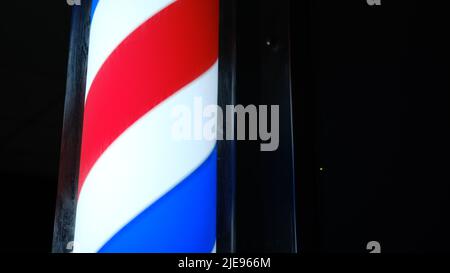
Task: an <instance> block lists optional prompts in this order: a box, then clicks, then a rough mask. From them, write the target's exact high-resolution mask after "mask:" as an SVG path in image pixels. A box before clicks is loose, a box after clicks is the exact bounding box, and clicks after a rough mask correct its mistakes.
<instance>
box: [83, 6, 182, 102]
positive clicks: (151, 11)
mask: <svg viewBox="0 0 450 273" xmlns="http://www.w3.org/2000/svg"><path fill="white" fill-rule="evenodd" d="M174 1H175V0H102V1H98V4H97V6H96V8H95V13H93V17H92V20H91V28H90V38H89V59H88V71H87V76H86V96H87V94H89V91H90V88H91V85H92V81H93V80H94V78H95V76H96V75H97V73H98V71H99V70H100V68H101V66H102V65H103V64H104V63H105V61H106V59H107V58H108V57H109V55H111V53H112V52H113V51H114V50H115V49H116V48H117V47H118V46H119V45H120V43H122V42H123V41H124V40H125V38H126V37H128V36H129V35H130V34H131V33H132V32H133V31H134V30H136V29H137V28H138V27H139V26H140V25H142V24H143V23H144V22H146V21H147V20H148V19H149V18H151V17H152V16H154V15H155V14H157V13H158V12H160V11H161V10H162V9H164V8H166V7H168V6H169V5H170V4H172V3H173V2H174ZM91 11H92V10H91Z"/></svg>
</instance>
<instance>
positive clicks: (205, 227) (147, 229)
mask: <svg viewBox="0 0 450 273" xmlns="http://www.w3.org/2000/svg"><path fill="white" fill-rule="evenodd" d="M216 170H217V149H215V150H214V152H213V153H212V154H211V155H210V156H209V158H208V159H207V160H206V161H205V162H204V163H203V164H202V165H201V166H200V167H199V168H198V169H197V170H196V171H195V172H193V173H192V174H191V175H190V176H189V177H187V178H186V179H185V180H184V181H183V182H181V183H180V184H179V185H178V186H176V187H175V188H174V189H173V190H171V191H170V192H169V193H167V194H166V195H164V196H163V197H162V198H161V199H159V200H158V201H157V202H155V203H154V204H153V205H151V206H150V207H148V208H147V209H146V210H145V211H144V212H142V213H141V214H140V215H139V216H137V217H136V218H135V219H134V220H133V221H131V222H130V223H129V224H128V225H126V226H125V227H124V228H123V229H122V230H120V231H119V232H118V233H117V234H116V235H114V237H113V238H112V239H111V240H109V241H108V242H107V243H106V244H105V245H104V246H103V247H102V248H101V249H100V251H99V252H100V253H210V252H211V251H212V250H213V247H214V244H215V241H216V180H217V178H216V173H217V172H216Z"/></svg>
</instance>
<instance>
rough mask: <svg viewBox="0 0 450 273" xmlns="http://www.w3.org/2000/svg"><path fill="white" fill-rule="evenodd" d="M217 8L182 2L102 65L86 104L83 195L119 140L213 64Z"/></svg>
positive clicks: (214, 0)
mask: <svg viewBox="0 0 450 273" xmlns="http://www.w3.org/2000/svg"><path fill="white" fill-rule="evenodd" d="M218 9H219V7H218V0H178V1H176V2H175V3H173V4H172V5H170V6H168V7H167V8H165V9H164V10H162V11H161V12H160V13H158V14H157V15H155V16H154V17H152V18H150V19H149V20H148V21H147V22H145V23H144V24H143V25H141V26H140V27H139V28H138V29H136V30H135V31H134V32H133V33H132V34H131V35H130V36H129V37H127V38H126V39H125V41H123V42H122V43H121V44H120V45H119V47H118V48H117V49H116V50H115V51H114V52H113V53H112V54H111V56H110V57H109V58H108V59H107V61H106V62H105V63H104V64H103V66H102V68H101V69H100V71H99V72H98V74H97V75H96V78H95V79H94V81H93V83H92V86H91V89H90V92H89V95H88V97H87V101H86V105H85V113H84V125H83V142H82V148H81V159H80V160H81V161H80V177H79V187H78V192H80V190H81V188H82V186H83V183H84V181H85V179H86V176H87V175H88V173H89V171H90V170H91V168H92V166H93V165H94V163H95V162H96V161H97V160H98V158H99V157H100V156H101V154H102V153H103V152H104V151H105V150H106V149H107V148H108V147H109V146H110V145H111V144H112V142H113V141H114V140H116V139H117V138H118V137H119V136H120V135H121V134H122V133H123V132H124V131H125V130H126V129H127V128H128V127H130V126H131V125H132V124H133V123H134V122H136V121H137V120H138V119H139V118H141V117H142V116H143V115H145V114H146V113H147V112H149V111H150V110H151V109H152V108H154V107H155V106H157V105H158V104H159V103H161V102H162V101H163V100H165V99H166V98H168V97H169V96H171V95H172V94H174V93H175V92H176V91H178V90H180V89H181V88H182V87H183V86H185V85H187V84H188V83H189V82H191V81H193V80H194V79H196V78H197V77H199V76H200V75H201V74H203V73H204V72H205V71H207V70H208V69H209V68H210V67H211V66H212V65H213V64H214V62H215V61H216V60H217V58H218V24H219V21H218ZM111 31H114V30H111ZM157 133H158V132H157V131H155V134H157ZM124 164H126V159H124ZM124 183H126V181H124Z"/></svg>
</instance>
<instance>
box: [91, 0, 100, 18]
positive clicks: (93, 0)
mask: <svg viewBox="0 0 450 273" xmlns="http://www.w3.org/2000/svg"><path fill="white" fill-rule="evenodd" d="M98 1H99V0H92V5H91V18H94V13H95V9H96V8H97V5H98Z"/></svg>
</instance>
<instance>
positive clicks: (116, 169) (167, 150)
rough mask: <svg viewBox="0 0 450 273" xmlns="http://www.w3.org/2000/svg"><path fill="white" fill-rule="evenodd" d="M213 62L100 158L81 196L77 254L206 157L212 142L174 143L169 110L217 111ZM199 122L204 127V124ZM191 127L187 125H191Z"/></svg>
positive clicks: (94, 244) (96, 247)
mask: <svg viewBox="0 0 450 273" xmlns="http://www.w3.org/2000/svg"><path fill="white" fill-rule="evenodd" d="M217 84H218V62H217V61H216V63H215V64H214V65H213V66H212V67H211V69H209V70H208V71H207V72H206V73H204V74H203V75H202V76H200V77H199V78H197V79H196V80H194V81H193V82H191V83H189V84H188V85H187V86H185V87H183V88H182V89H181V90H179V91H178V92H177V93H176V94H174V95H173V96H170V97H169V98H168V99H166V100H164V102H162V103H161V104H159V105H158V106H156V107H155V108H154V109H153V110H152V111H150V112H148V113H147V114H145V115H144V116H143V117H142V118H140V119H139V120H138V121H137V122H135V123H134V124H133V125H132V126H131V127H129V128H127V130H126V131H125V132H124V133H123V134H121V135H120V136H119V137H118V138H117V139H116V140H115V141H114V143H112V144H111V145H110V146H109V147H108V148H107V149H106V150H105V152H104V153H103V154H102V155H101V156H100V158H99V159H98V160H97V162H96V163H95V165H94V166H93V168H92V170H91V171H90V172H89V175H88V176H87V177H86V182H85V184H84V186H83V189H82V190H81V192H80V195H79V199H78V204H77V212H76V229H75V242H76V247H75V248H76V249H75V250H76V251H77V252H89V253H91V252H96V251H98V250H99V249H100V248H101V247H102V246H103V245H104V244H105V243H106V242H107V241H108V240H109V239H110V238H111V237H112V236H113V235H114V234H116V233H117V232H118V231H119V230H120V229H121V228H123V227H124V226H125V225H126V224H127V223H128V222H130V221H131V220H133V219H134V218H135V217H136V216H137V215H139V214H140V213H141V212H142V211H143V210H145V209H146V208H147V207H149V206H150V205H151V204H153V203H154V202H156V201H157V200H158V199H160V198H161V196H163V195H164V194H166V193H168V192H169V191H170V190H171V189H173V188H174V187H176V186H177V184H178V183H180V181H182V180H183V179H185V178H186V177H187V176H188V175H189V174H191V173H192V172H193V171H195V170H196V169H197V168H198V167H199V166H200V165H201V164H202V163H203V162H204V161H205V160H206V158H208V156H209V155H210V154H211V152H212V151H213V149H214V146H215V140H212V141H206V140H205V141H198V140H195V139H192V140H176V139H174V137H173V135H172V130H173V125H174V123H175V121H178V120H180V121H183V122H184V119H179V117H180V116H178V115H177V114H176V113H175V112H174V109H176V108H177V107H180V106H184V107H187V108H189V109H194V107H195V100H194V98H200V97H201V98H202V102H203V105H205V106H206V105H217V95H218V93H217ZM209 120H210V119H209V118H204V119H203V122H207V121H209ZM191 122H192V121H191Z"/></svg>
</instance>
